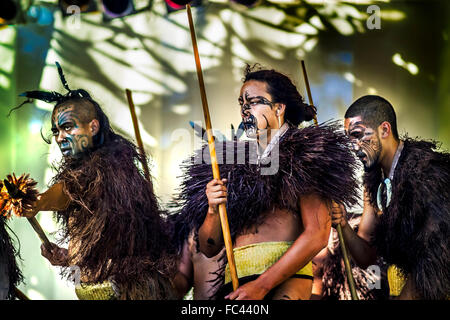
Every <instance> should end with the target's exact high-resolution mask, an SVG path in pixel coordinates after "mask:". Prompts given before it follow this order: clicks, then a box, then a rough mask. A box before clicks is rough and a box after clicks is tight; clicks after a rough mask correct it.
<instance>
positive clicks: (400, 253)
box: [364, 138, 450, 299]
mask: <svg viewBox="0 0 450 320" xmlns="http://www.w3.org/2000/svg"><path fill="white" fill-rule="evenodd" d="M435 149H436V143H435V142H428V141H422V140H414V139H411V138H406V139H405V141H404V148H403V151H402V154H401V156H400V159H399V161H398V164H397V167H396V169H395V172H394V177H393V181H392V198H391V202H390V204H389V206H388V207H387V208H386V207H384V208H381V209H382V210H383V214H382V215H381V217H380V221H379V223H378V225H377V227H376V231H375V236H374V238H373V243H374V245H375V246H376V247H377V250H378V254H379V255H381V256H382V257H383V258H384V259H385V260H386V262H387V263H389V264H395V265H397V266H398V267H400V268H401V269H402V270H403V272H404V273H405V275H406V274H411V277H412V280H413V281H414V284H415V287H416V289H417V291H418V293H419V294H420V296H421V298H422V299H446V298H448V297H449V295H450V268H449V265H450V249H449V247H450V243H449V239H450V238H449V235H450V234H449V233H450V155H449V153H446V152H436V151H434V150H435ZM380 181H381V169H380V168H379V167H378V168H375V169H374V170H372V171H370V172H368V173H366V174H365V177H364V183H365V185H366V187H367V189H368V191H369V194H370V198H371V202H372V205H374V206H375V207H376V206H377V205H376V196H377V190H378V186H379V184H380Z"/></svg>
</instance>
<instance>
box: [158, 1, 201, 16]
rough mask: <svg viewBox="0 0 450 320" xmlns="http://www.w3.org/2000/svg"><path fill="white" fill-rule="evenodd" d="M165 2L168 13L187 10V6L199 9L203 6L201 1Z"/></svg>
mask: <svg viewBox="0 0 450 320" xmlns="http://www.w3.org/2000/svg"><path fill="white" fill-rule="evenodd" d="M165 2H166V7H167V13H171V12H174V11H178V10H182V9H184V8H186V5H187V4H190V5H191V7H198V6H200V5H201V4H202V1H201V0H165Z"/></svg>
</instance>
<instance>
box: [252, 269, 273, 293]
mask: <svg viewBox="0 0 450 320" xmlns="http://www.w3.org/2000/svg"><path fill="white" fill-rule="evenodd" d="M255 281H256V283H257V284H258V287H259V288H260V289H261V290H262V291H263V292H264V295H266V294H267V293H269V291H270V290H272V289H273V288H274V287H275V284H274V283H273V282H272V281H271V280H270V278H269V277H268V276H267V273H266V272H264V273H262V274H261V275H260V276H259V277H258V278H256V280H255Z"/></svg>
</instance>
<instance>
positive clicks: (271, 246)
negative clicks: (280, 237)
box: [225, 241, 313, 284]
mask: <svg viewBox="0 0 450 320" xmlns="http://www.w3.org/2000/svg"><path fill="white" fill-rule="evenodd" d="M292 243H293V242H292V241H276V242H275V241H274V242H260V243H253V244H249V245H246V246H242V247H239V248H235V249H233V252H234V260H235V262H236V269H237V274H238V278H243V277H246V276H251V275H255V274H261V273H263V272H264V271H266V270H267V269H269V268H270V266H272V265H273V264H274V263H275V262H277V261H278V260H279V259H280V258H281V256H282V255H283V254H284V253H285V252H286V251H287V250H288V249H289V248H290V247H291V245H292ZM296 274H300V275H307V276H311V277H312V276H313V271H312V262H311V261H310V262H309V263H308V264H307V265H306V266H304V267H303V268H302V269H300V270H299V271H297V272H296ZM230 281H231V275H230V267H229V265H228V264H227V265H226V267H225V284H227V283H229V282H230Z"/></svg>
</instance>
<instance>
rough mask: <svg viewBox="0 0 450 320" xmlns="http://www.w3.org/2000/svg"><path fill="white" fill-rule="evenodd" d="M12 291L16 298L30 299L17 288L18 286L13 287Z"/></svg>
mask: <svg viewBox="0 0 450 320" xmlns="http://www.w3.org/2000/svg"><path fill="white" fill-rule="evenodd" d="M14 293H15V294H16V297H17V299H19V300H30V298H28V297H27V296H26V295H25V293H23V292H22V291H20V290H19V288H17V287H14Z"/></svg>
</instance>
